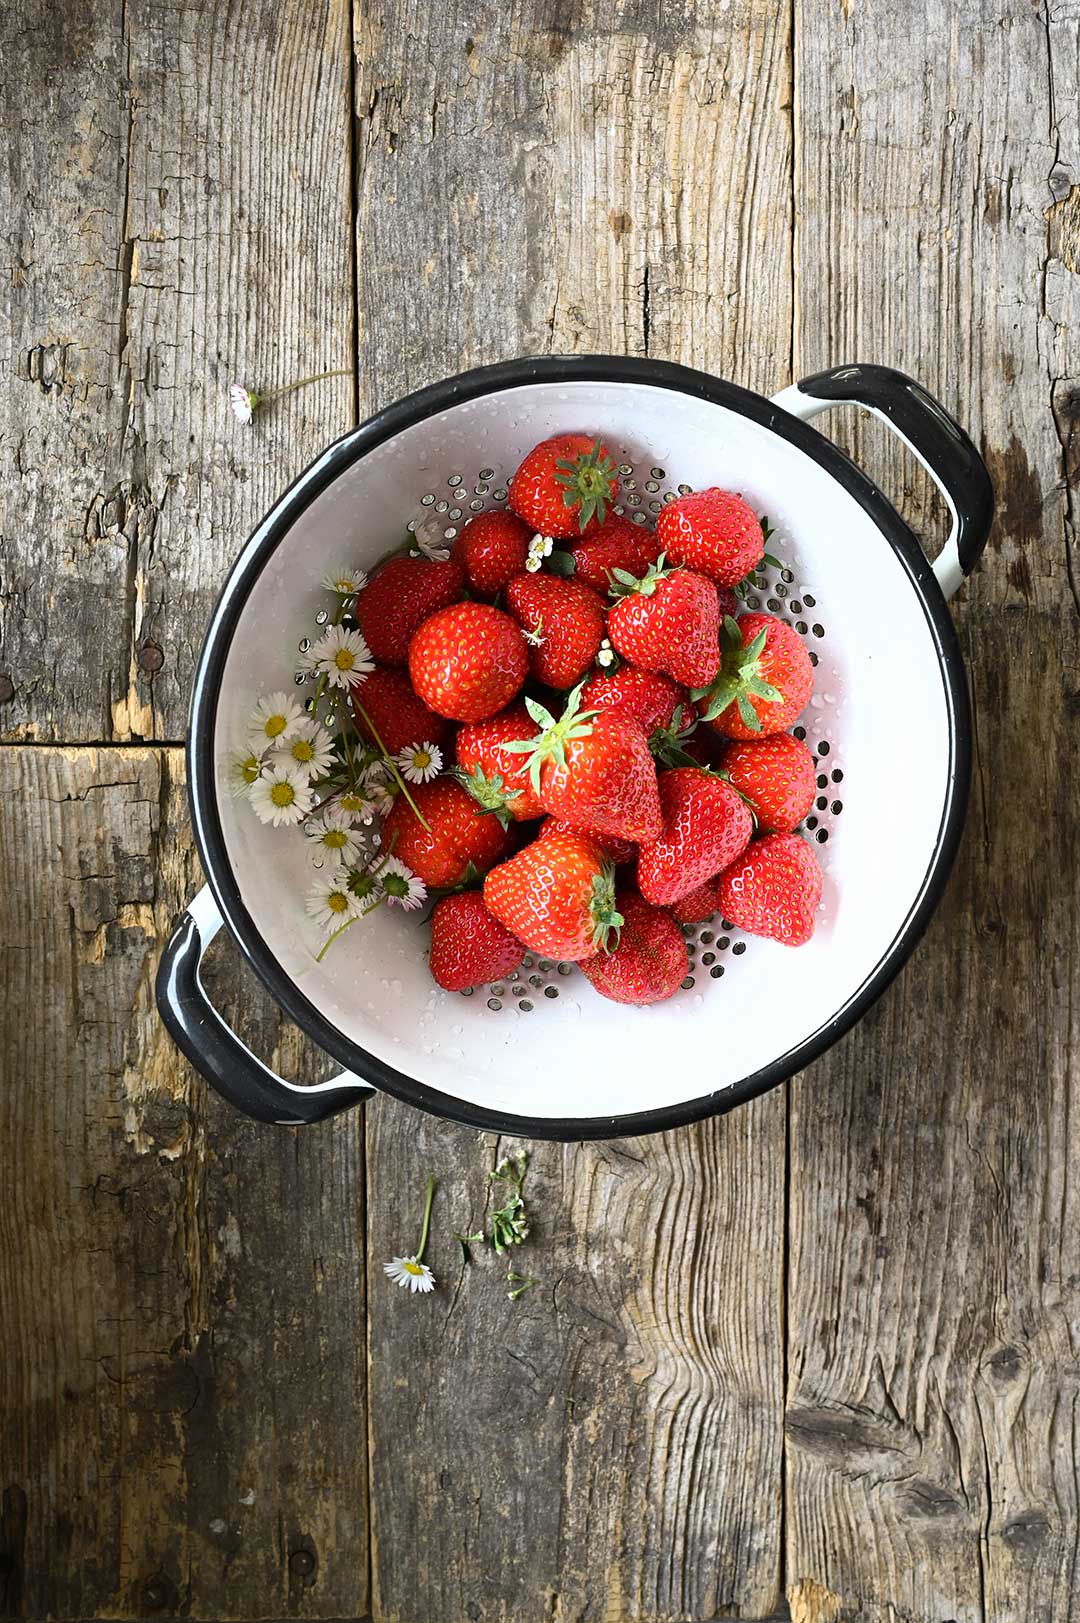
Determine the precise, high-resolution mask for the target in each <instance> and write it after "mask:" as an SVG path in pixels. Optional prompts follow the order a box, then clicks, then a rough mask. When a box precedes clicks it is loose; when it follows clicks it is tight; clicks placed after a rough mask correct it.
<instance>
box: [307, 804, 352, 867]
mask: <svg viewBox="0 0 1080 1623" xmlns="http://www.w3.org/2000/svg"><path fill="white" fill-rule="evenodd" d="M304 832H305V833H306V834H307V836H308V838H309V839H310V840H311V843H312V845H313V846H314V847H315V853H316V855H318V856H320V857H322V858H323V859H324V860H326V861H329V862H331V863H333V864H334V866H335V867H336V866H337V865H338V864H339V863H342V862H344V863H350V862H352V861H353V859H354V858H355V856H356V853H357V852H358V851H359V849H360V835H359V834H358V833H357V832H356V830H355V829H354V828H353V826H352V822H351V820H350V819H348V818H346V817H343V816H342V814H341V812H340V811H337V810H336V809H335V808H333V807H331V808H330V810H329V811H325V812H323V814H322V816H321V817H313V818H312V819H311V820H310V822H308V823H307V824H305V827H304Z"/></svg>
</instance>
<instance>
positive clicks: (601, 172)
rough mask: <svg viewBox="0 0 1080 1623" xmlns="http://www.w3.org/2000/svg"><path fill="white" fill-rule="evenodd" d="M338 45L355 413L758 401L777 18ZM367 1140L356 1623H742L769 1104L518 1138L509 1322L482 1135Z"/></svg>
mask: <svg viewBox="0 0 1080 1623" xmlns="http://www.w3.org/2000/svg"><path fill="white" fill-rule="evenodd" d="M355 37H356V41H357V70H358V71H357V94H358V103H357V106H358V112H359V115H360V125H359V128H360V132H361V133H360V135H359V136H358V140H357V150H358V153H359V154H360V163H361V168H360V175H359V203H358V219H357V259H358V267H359V276H358V288H359V305H360V316H359V323H358V330H359V334H360V386H361V397H362V400H363V401H365V402H366V404H368V405H373V404H375V403H376V402H378V403H382V402H383V401H385V400H386V399H388V398H390V397H392V396H393V395H395V394H397V393H399V392H400V391H401V390H402V389H405V388H411V387H416V386H418V385H420V384H422V383H425V382H428V381H430V380H431V379H432V378H434V377H438V376H440V375H443V374H445V373H447V372H450V371H455V370H458V369H460V368H461V367H463V366H468V365H472V364H476V363H479V362H482V361H491V360H495V359H498V358H501V357H506V356H512V355H516V354H521V353H528V352H530V351H533V352H538V351H547V350H590V349H609V350H615V351H626V352H629V353H634V354H642V353H646V352H648V353H653V354H662V355H667V356H669V357H671V358H673V359H678V360H686V361H691V362H693V363H694V364H697V365H701V366H705V367H708V368H712V369H713V370H715V371H717V372H720V373H724V374H726V375H729V376H733V377H735V378H738V379H739V380H741V381H746V382H750V383H752V384H757V385H759V386H761V387H763V388H771V387H778V386H780V385H781V384H783V383H784V382H786V381H787V377H788V366H789V359H790V356H789V348H790V334H791V265H790V240H791V219H790V184H791V175H790V105H789V104H790V61H789V37H788V27H787V19H786V16H785V15H778V13H777V11H776V8H775V7H772V6H766V5H758V4H756V3H750V4H747V3H742V0H740V3H739V4H736V5H733V6H731V7H727V8H724V9H721V8H719V7H711V6H701V7H696V8H695V7H693V6H690V7H687V8H684V9H678V8H677V9H675V10H674V11H672V12H671V13H665V14H664V16H663V17H661V18H659V19H658V18H657V17H656V16H655V15H654V14H653V13H652V10H651V8H646V7H637V8H635V7H634V6H608V5H600V6H598V7H594V8H588V10H587V13H586V10H585V9H583V8H577V7H555V8H553V9H551V10H547V9H544V8H533V9H532V10H530V11H529V12H528V13H527V14H526V13H525V12H524V11H523V12H521V13H518V12H511V13H510V14H509V15H508V14H507V13H506V12H505V10H499V9H494V8H491V7H487V6H485V7H482V8H479V9H478V8H476V7H471V8H458V7H451V8H449V10H444V9H442V8H438V9H437V10H436V9H435V8H429V7H420V6H417V5H414V4H409V3H402V4H398V3H396V0H394V3H387V0H383V3H382V4H379V5H375V6H368V5H365V6H362V7H360V8H359V9H358V11H357V16H356V29H355ZM388 311H392V312H393V317H392V319H390V318H388V314H387V312H388ZM375 390H378V391H379V393H378V394H377V395H376V394H375V393H374V391H375ZM523 1040H524V1034H523ZM369 1135H370V1136H369V1143H368V1182H369V1189H370V1203H369V1232H370V1250H369V1258H370V1271H371V1277H372V1278H373V1280H375V1285H374V1287H373V1294H372V1304H371V1328H370V1338H371V1369H370V1380H371V1388H372V1404H371V1436H372V1449H371V1460H372V1490H373V1500H372V1518H373V1580H374V1590H373V1608H374V1613H375V1615H376V1616H377V1617H378V1618H380V1619H382V1618H385V1619H394V1620H395V1623H397V1620H400V1623H419V1620H421V1619H424V1620H425V1623H441V1620H443V1619H445V1620H447V1623H450V1620H454V1623H458V1620H459V1619H462V1618H468V1619H472V1620H476V1619H480V1618H484V1619H506V1620H508V1623H509V1620H513V1623H531V1620H534V1619H535V1620H537V1623H539V1620H545V1623H547V1620H555V1619H565V1620H569V1619H573V1618H586V1617H605V1618H607V1619H610V1620H611V1623H614V1620H616V1619H620V1618H648V1619H652V1618H657V1619H659V1618H711V1617H716V1616H724V1617H731V1616H740V1615H744V1614H745V1615H747V1616H752V1617H762V1616H766V1615H768V1614H769V1613H771V1612H772V1610H773V1608H774V1606H775V1604H776V1602H777V1598H778V1596H779V1592H780V1585H781V1571H780V1512H781V1505H780V1441H781V1389H782V1336H781V1324H782V1282H783V1254H782V1248H783V1208H784V1192H783V1164H784V1136H785V1101H784V1097H783V1095H782V1094H775V1095H773V1096H771V1097H770V1098H768V1099H765V1100H762V1101H759V1102H758V1103H757V1104H755V1105H753V1106H751V1107H749V1108H747V1109H746V1110H744V1111H741V1112H740V1113H739V1114H738V1115H737V1116H736V1117H733V1118H730V1119H728V1120H724V1121H721V1122H713V1123H709V1124H706V1125H704V1126H701V1127H696V1128H692V1129H689V1130H687V1131H684V1132H681V1133H677V1134H671V1135H668V1136H666V1137H663V1138H659V1139H649V1140H643V1141H641V1142H635V1143H628V1144H624V1145H611V1146H607V1147H596V1146H577V1147H568V1148H565V1149H564V1148H559V1147H555V1146H546V1145H543V1146H542V1145H536V1146H532V1149H533V1156H534V1160H533V1171H532V1173H531V1174H530V1180H531V1188H532V1205H533V1208H534V1210H535V1211H536V1213H537V1214H538V1221H539V1228H538V1233H537V1237H536V1239H535V1241H534V1243H533V1246H532V1248H531V1249H532V1251H533V1253H534V1255H535V1262H530V1261H529V1260H528V1258H526V1257H523V1258H522V1263H521V1266H522V1268H523V1269H524V1270H526V1271H528V1272H533V1273H537V1274H538V1275H539V1276H540V1278H541V1283H540V1284H539V1285H538V1286H537V1287H536V1288H535V1289H534V1290H533V1291H532V1292H530V1293H529V1294H528V1295H527V1296H525V1297H523V1298H522V1299H521V1300H520V1301H518V1302H516V1303H510V1302H508V1301H507V1299H506V1291H505V1284H504V1282H503V1280H502V1273H501V1270H499V1269H498V1268H497V1267H496V1266H494V1265H493V1264H492V1263H491V1262H490V1260H489V1261H488V1262H487V1263H486V1264H480V1263H478V1264H476V1265H475V1266H474V1267H473V1268H472V1269H471V1270H470V1271H468V1273H467V1274H466V1275H465V1276H464V1277H463V1278H461V1277H459V1270H458V1267H457V1265H456V1263H455V1258H456V1254H457V1253H456V1247H455V1246H454V1244H453V1243H452V1242H451V1241H450V1240H449V1238H448V1235H449V1232H450V1231H452V1229H453V1228H455V1227H460V1226H462V1225H465V1224H466V1223H467V1221H468V1219H469V1214H470V1211H471V1212H472V1214H473V1215H474V1216H476V1215H478V1214H479V1211H480V1203H481V1201H482V1199H483V1190H484V1186H485V1181H486V1174H487V1172H488V1170H489V1169H490V1168H491V1166H492V1165H493V1157H494V1156H496V1154H497V1153H502V1150H505V1148H506V1146H505V1145H504V1146H502V1149H501V1150H499V1151H497V1150H496V1146H495V1145H494V1144H493V1143H491V1142H490V1141H487V1140H484V1139H481V1138H479V1137H478V1136H477V1135H476V1134H473V1133H469V1132H466V1131H464V1130H462V1129H459V1128H455V1127H452V1126H448V1125H446V1124H432V1123H429V1122H418V1120H417V1118H416V1116H415V1115H414V1114H413V1113H412V1112H410V1111H408V1110H406V1109H403V1108H402V1107H400V1106H397V1105H395V1104H393V1103H392V1102H390V1101H388V1100H382V1101H380V1102H379V1104H378V1106H377V1108H375V1109H373V1110H371V1111H370V1112H369ZM429 1170H432V1171H434V1172H435V1173H436V1174H437V1175H438V1177H439V1179H440V1184H441V1193H440V1196H439V1206H438V1207H437V1217H438V1224H439V1227H438V1231H437V1233H438V1237H437V1239H436V1242H435V1249H434V1253H433V1261H434V1266H435V1268H436V1272H437V1274H438V1275H439V1276H440V1278H442V1279H443V1280H444V1281H446V1284H445V1288H444V1290H443V1291H442V1292H441V1293H440V1294H439V1295H437V1296H436V1297H434V1298H432V1299H430V1300H427V1299H426V1300H424V1301H423V1302H411V1301H407V1300H405V1299H403V1298H401V1297H400V1296H399V1293H398V1292H397V1290H396V1289H395V1288H394V1287H393V1286H391V1285H389V1284H388V1283H386V1282H385V1281H384V1280H383V1279H382V1278H381V1277H380V1278H376V1275H377V1274H378V1273H379V1269H380V1265H381V1263H382V1262H383V1261H385V1259H386V1258H387V1257H388V1256H390V1255H392V1254H394V1253H395V1252H400V1250H401V1249H402V1247H404V1246H406V1245H409V1246H411V1244H412V1243H413V1239H412V1229H413V1226H414V1224H415V1222H416V1219H417V1215H418V1207H419V1201H420V1196H421V1193H422V1190H423V1186H424V1181H425V1178H426V1177H427V1174H428V1172H429ZM406 1440H407V1443H406Z"/></svg>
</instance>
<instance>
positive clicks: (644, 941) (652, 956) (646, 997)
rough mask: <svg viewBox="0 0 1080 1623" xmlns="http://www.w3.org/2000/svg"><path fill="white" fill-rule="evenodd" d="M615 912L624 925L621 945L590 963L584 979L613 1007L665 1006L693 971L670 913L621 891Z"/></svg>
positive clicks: (618, 944)
mask: <svg viewBox="0 0 1080 1623" xmlns="http://www.w3.org/2000/svg"><path fill="white" fill-rule="evenodd" d="M616 906H617V907H618V909H619V911H620V913H621V914H622V919H623V922H622V929H621V930H620V931H619V939H618V943H617V945H616V946H615V947H614V948H613V949H612V950H611V951H610V952H598V953H597V954H596V956H595V957H593V958H589V959H587V960H586V962H585V963H583V964H582V966H581V970H582V974H584V975H587V976H588V978H589V980H590V981H591V982H592V984H593V987H594V988H595V990H596V991H597V992H599V993H600V996H601V997H608V998H610V999H611V1000H612V1002H613V1003H636V1004H639V1005H640V1004H645V1003H662V1002H663V1001H664V999H665V998H669V997H673V996H674V995H675V993H676V992H677V991H678V990H679V987H680V986H681V985H682V983H683V981H684V980H685V979H686V976H687V974H688V973H689V970H690V959H689V956H688V954H687V951H686V942H685V941H684V940H683V933H682V931H681V930H680V929H679V926H678V925H677V924H676V923H675V920H674V919H673V918H672V916H671V914H670V913H666V912H665V911H664V909H663V908H662V907H650V906H649V904H648V902H644V901H642V899H641V897H640V896H639V895H638V894H637V893H636V891H632V890H628V891H620V892H619V894H618V896H617V897H616Z"/></svg>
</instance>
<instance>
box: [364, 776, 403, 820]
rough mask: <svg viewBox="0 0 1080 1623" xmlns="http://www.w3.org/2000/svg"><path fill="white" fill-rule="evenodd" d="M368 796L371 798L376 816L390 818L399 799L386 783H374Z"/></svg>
mask: <svg viewBox="0 0 1080 1623" xmlns="http://www.w3.org/2000/svg"><path fill="white" fill-rule="evenodd" d="M368 794H369V795H370V796H371V804H372V806H373V807H374V808H375V816H376V817H388V816H389V814H390V813H391V812H392V811H393V809H394V801H395V800H396V799H397V796H396V795H395V793H394V791H393V790H392V789H390V788H388V787H387V785H386V784H385V783H373V784H372V785H371V786H370V788H369V789H368Z"/></svg>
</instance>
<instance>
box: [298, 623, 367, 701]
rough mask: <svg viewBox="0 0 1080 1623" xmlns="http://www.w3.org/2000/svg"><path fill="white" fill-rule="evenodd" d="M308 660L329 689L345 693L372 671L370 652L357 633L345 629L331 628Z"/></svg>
mask: <svg viewBox="0 0 1080 1623" xmlns="http://www.w3.org/2000/svg"><path fill="white" fill-rule="evenodd" d="M308 659H309V660H310V662H311V664H312V665H313V666H314V668H315V670H317V671H318V672H319V673H320V675H322V676H325V677H326V680H327V681H328V682H329V684H330V686H331V687H335V688H344V689H345V691H346V692H348V691H349V689H351V688H355V687H359V686H360V684H361V682H363V681H364V680H365V678H366V677H367V676H368V675H369V674H370V673H371V672H372V671H373V670H374V669H375V661H374V660H373V659H372V657H371V650H370V649H369V648H368V645H367V643H366V642H365V641H364V639H363V637H362V636H361V635H360V633H359V631H346V629H345V627H344V626H331V627H330V629H329V630H328V631H327V633H326V635H325V637H320V639H319V641H318V642H317V643H315V644H314V646H313V647H312V648H311V649H310V651H309V653H308Z"/></svg>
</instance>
